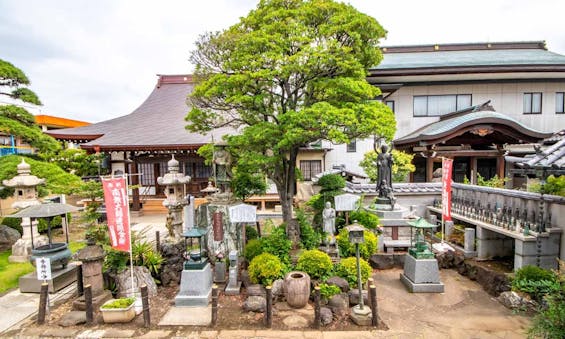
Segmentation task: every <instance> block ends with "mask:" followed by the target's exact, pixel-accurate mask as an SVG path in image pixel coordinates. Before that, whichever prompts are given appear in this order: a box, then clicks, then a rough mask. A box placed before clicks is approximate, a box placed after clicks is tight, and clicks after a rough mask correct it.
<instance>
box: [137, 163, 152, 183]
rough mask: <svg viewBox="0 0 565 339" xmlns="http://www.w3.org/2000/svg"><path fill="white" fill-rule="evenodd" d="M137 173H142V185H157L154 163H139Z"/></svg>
mask: <svg viewBox="0 0 565 339" xmlns="http://www.w3.org/2000/svg"><path fill="white" fill-rule="evenodd" d="M137 173H140V174H141V176H140V179H139V183H140V184H141V186H153V185H155V179H154V178H155V171H154V169H153V164H152V163H147V162H144V163H140V164H137Z"/></svg>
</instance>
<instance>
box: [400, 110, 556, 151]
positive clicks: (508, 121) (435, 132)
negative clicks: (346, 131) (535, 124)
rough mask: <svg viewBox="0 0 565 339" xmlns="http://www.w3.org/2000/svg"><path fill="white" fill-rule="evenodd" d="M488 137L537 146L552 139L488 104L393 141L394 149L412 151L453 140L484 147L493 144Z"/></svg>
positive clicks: (443, 119)
mask: <svg viewBox="0 0 565 339" xmlns="http://www.w3.org/2000/svg"><path fill="white" fill-rule="evenodd" d="M463 135H465V136H466V137H465V138H464V136H463ZM488 135H492V137H491V138H493V137H494V136H496V141H497V142H498V143H521V142H538V141H540V140H542V139H544V138H547V137H549V136H551V133H544V132H539V131H536V130H533V129H531V128H529V127H526V126H525V125H523V124H522V123H520V122H518V121H517V120H515V119H513V118H511V117H509V116H507V115H505V114H502V113H498V112H495V111H494V109H493V108H492V106H490V101H487V102H485V103H483V104H481V105H476V106H472V107H469V108H467V109H464V110H460V111H457V112H453V113H449V114H446V115H443V116H441V117H440V118H439V120H438V121H436V122H433V123H430V124H428V125H426V126H423V127H421V128H419V129H417V130H416V131H414V132H412V133H410V134H408V135H405V136H403V137H401V138H398V139H396V140H394V145H395V147H397V148H409V147H412V146H428V145H434V144H439V143H442V144H445V143H447V142H448V141H453V140H457V142H459V143H469V144H471V143H475V144H485V143H486V142H489V141H492V140H487V139H486V138H485V137H486V136H488ZM457 142H456V143H457ZM491 143H492V142H490V143H488V144H489V145H490V144H491Z"/></svg>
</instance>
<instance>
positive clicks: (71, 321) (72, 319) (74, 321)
mask: <svg viewBox="0 0 565 339" xmlns="http://www.w3.org/2000/svg"><path fill="white" fill-rule="evenodd" d="M84 323H86V312H84V311H71V312H69V313H67V314H65V315H63V316H62V317H61V320H59V325H61V326H63V327H68V326H75V325H80V324H84Z"/></svg>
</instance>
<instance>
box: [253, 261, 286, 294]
mask: <svg viewBox="0 0 565 339" xmlns="http://www.w3.org/2000/svg"><path fill="white" fill-rule="evenodd" d="M248 270H249V278H250V279H251V282H252V283H254V284H262V285H264V286H269V285H271V284H272V283H273V281H275V280H277V279H279V278H282V276H283V271H284V265H283V263H282V262H281V261H280V259H279V258H277V257H276V256H274V255H272V254H270V253H262V254H259V255H258V256H256V257H255V258H253V260H251V263H250V264H249V268H248Z"/></svg>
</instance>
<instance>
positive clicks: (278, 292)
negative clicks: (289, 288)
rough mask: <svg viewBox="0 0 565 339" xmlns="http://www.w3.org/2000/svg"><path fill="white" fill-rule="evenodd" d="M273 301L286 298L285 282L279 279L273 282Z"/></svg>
mask: <svg viewBox="0 0 565 339" xmlns="http://www.w3.org/2000/svg"><path fill="white" fill-rule="evenodd" d="M271 292H272V295H273V300H279V299H282V297H284V280H282V279H277V280H275V281H273V288H272V289H271Z"/></svg>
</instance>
